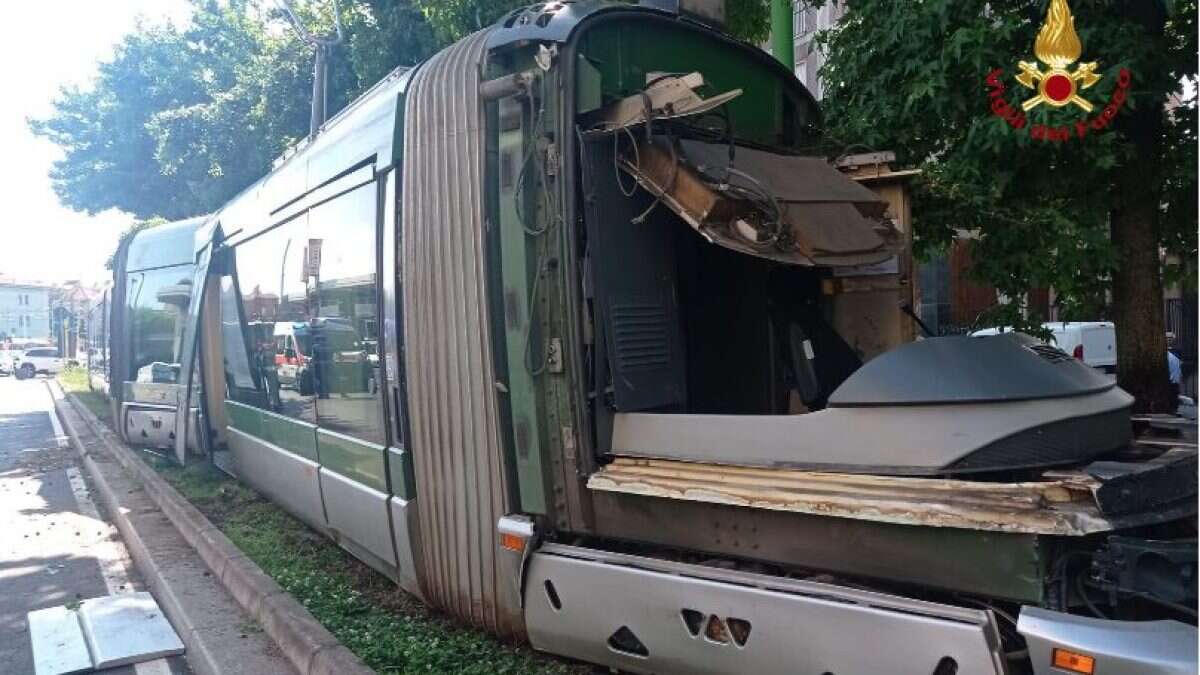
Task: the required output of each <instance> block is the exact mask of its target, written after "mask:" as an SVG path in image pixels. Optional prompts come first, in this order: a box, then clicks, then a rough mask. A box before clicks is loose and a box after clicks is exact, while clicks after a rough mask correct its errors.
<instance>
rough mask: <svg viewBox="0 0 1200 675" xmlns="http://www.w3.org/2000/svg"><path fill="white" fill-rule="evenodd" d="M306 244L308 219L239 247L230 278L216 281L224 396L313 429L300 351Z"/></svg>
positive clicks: (305, 314) (305, 315)
mask: <svg viewBox="0 0 1200 675" xmlns="http://www.w3.org/2000/svg"><path fill="white" fill-rule="evenodd" d="M308 245H309V237H308V219H307V217H306V216H301V217H299V218H297V219H295V220H292V221H291V222H288V223H284V224H283V225H280V226H279V227H276V228H275V229H273V230H270V231H269V232H266V233H264V234H262V235H259V236H257V237H255V238H253V239H251V240H250V241H248V242H246V243H244V244H241V245H239V246H238V247H237V248H236V249H235V251H234V255H235V264H234V275H235V276H236V279H235V278H234V277H226V278H225V279H222V289H221V290H222V297H221V324H222V345H223V349H224V352H225V369H226V373H227V375H226V381H227V382H228V383H229V385H230V392H229V393H230V396H231V397H233V398H234V400H237V401H240V402H242V403H246V404H247V405H253V406H256V407H259V408H263V409H266V410H271V411H272V412H277V413H279V414H282V415H285V416H287V417H292V418H295V419H299V420H304V421H306V422H312V423H315V422H316V421H317V414H316V406H315V401H314V399H315V395H314V394H315V390H316V387H315V379H314V377H315V376H314V372H313V362H312V355H311V354H310V353H309V350H307V349H304V347H303V345H304V344H305V339H306V336H307V334H308V332H309V322H310V319H311V318H312V312H311V311H310V309H309V307H310V305H311V299H310V297H309V290H308V273H307V270H306V269H305V267H304V260H305V255H306V247H307V246H308ZM235 282H236V283H235ZM226 283H228V288H226ZM235 288H236V290H234V289H235ZM231 355H232V356H231ZM238 355H240V356H238Z"/></svg>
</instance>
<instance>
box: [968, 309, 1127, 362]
mask: <svg viewBox="0 0 1200 675" xmlns="http://www.w3.org/2000/svg"><path fill="white" fill-rule="evenodd" d="M1042 328H1045V329H1046V330H1048V331H1050V332H1051V333H1053V335H1054V337H1053V340H1052V343H1051V344H1053V345H1054V346H1055V347H1058V348H1059V349H1061V350H1063V351H1064V352H1066V353H1068V354H1070V355H1071V356H1074V357H1075V358H1076V359H1079V360H1080V361H1083V362H1084V363H1086V364H1088V365H1089V366H1091V367H1093V368H1095V369H1096V370H1102V371H1104V372H1106V373H1115V372H1117V331H1116V327H1115V326H1114V325H1113V323H1112V322H1111V321H1052V322H1049V323H1044V324H1042ZM1010 332H1012V328H1008V327H1003V328H985V329H983V330H977V331H975V332H974V333H971V335H972V336H973V337H983V336H986V335H998V334H1000V333H1010Z"/></svg>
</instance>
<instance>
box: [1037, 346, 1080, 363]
mask: <svg viewBox="0 0 1200 675" xmlns="http://www.w3.org/2000/svg"><path fill="white" fill-rule="evenodd" d="M1026 349H1028V350H1029V351H1031V352H1033V353H1034V354H1037V355H1038V356H1040V357H1042V358H1043V359H1046V360H1047V361H1049V362H1050V363H1062V362H1063V361H1070V360H1071V355H1070V354H1068V353H1066V352H1064V351H1063V350H1061V349H1059V348H1058V347H1051V346H1050V345H1026Z"/></svg>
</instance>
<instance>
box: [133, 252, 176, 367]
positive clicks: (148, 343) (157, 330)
mask: <svg viewBox="0 0 1200 675" xmlns="http://www.w3.org/2000/svg"><path fill="white" fill-rule="evenodd" d="M191 273H192V268H191V267H190V266H187V265H184V266H177V267H167V268H163V269H158V270H152V271H149V272H134V273H132V274H130V275H129V291H128V293H129V315H130V317H131V321H130V332H131V335H130V337H131V341H132V347H133V349H132V354H133V362H132V363H131V364H130V365H131V367H130V371H129V372H128V373H126V374H125V377H126V379H132V380H134V381H137V382H166V383H174V382H177V381H178V379H179V354H180V351H181V347H182V346H183V327H184V325H185V323H186V322H185V321H184V320H183V317H184V316H185V315H186V314H187V310H188V303H189V302H190V301H191V296H192V274H191Z"/></svg>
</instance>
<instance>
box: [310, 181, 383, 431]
mask: <svg viewBox="0 0 1200 675" xmlns="http://www.w3.org/2000/svg"><path fill="white" fill-rule="evenodd" d="M376 202H377V196H376V186H375V184H374V183H371V184H368V185H364V186H362V187H359V188H356V189H355V190H353V191H351V192H349V193H346V194H344V195H342V196H340V197H337V198H336V199H333V200H331V201H329V202H326V203H324V204H322V205H320V206H317V207H315V208H314V209H312V210H311V211H310V212H309V237H310V239H309V245H310V246H314V245H315V246H319V247H320V252H319V254H317V255H311V254H310V256H309V260H310V265H314V268H312V269H310V270H309V274H310V275H311V277H310V290H314V289H315V293H314V296H315V304H314V307H315V308H316V315H315V316H313V317H312V319H311V333H310V334H309V335H306V336H299V335H297V336H296V342H297V347H298V348H299V349H305V347H306V345H305V344H304V342H303V341H304V340H306V339H307V340H309V343H308V344H307V348H308V349H309V350H310V351H311V358H312V359H313V361H314V362H315V364H316V371H315V374H316V388H317V402H316V408H317V424H318V425H319V426H321V427H322V428H325V429H329V430H331V431H338V432H341V433H345V434H349V435H351V436H355V437H357V438H361V439H363V440H366V441H371V442H374V443H384V442H385V438H384V430H383V405H382V402H381V401H380V394H379V382H380V377H381V373H380V367H379V366H380V363H379V347H378V337H377V335H376V328H375V327H376V322H377V320H378V317H377V307H378V295H377V291H376V255H377V244H376V229H377V227H376V209H377V203H376Z"/></svg>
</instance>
